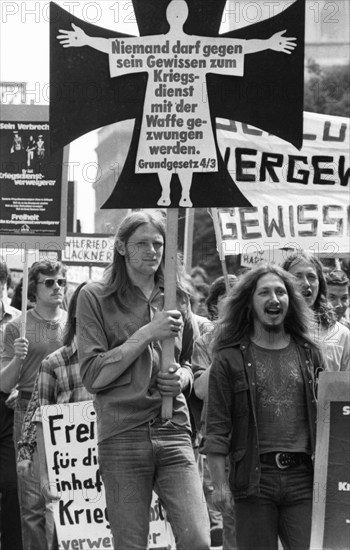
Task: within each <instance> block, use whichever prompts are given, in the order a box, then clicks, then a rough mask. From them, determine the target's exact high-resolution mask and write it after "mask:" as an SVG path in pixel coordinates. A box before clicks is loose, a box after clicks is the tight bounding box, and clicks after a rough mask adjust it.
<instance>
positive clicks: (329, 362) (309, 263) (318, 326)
mask: <svg viewBox="0 0 350 550" xmlns="http://www.w3.org/2000/svg"><path fill="white" fill-rule="evenodd" d="M282 267H283V269H285V270H286V271H289V272H290V273H291V274H292V275H294V276H295V277H296V279H297V282H298V286H299V289H300V292H301V294H302V295H303V297H304V299H305V301H306V303H307V305H308V306H309V308H310V309H311V311H312V312H313V321H312V323H311V326H310V336H311V337H312V339H313V340H314V342H316V343H317V344H318V345H319V346H320V347H321V350H322V352H323V355H324V359H325V362H326V369H327V370H329V371H346V370H349V369H350V331H349V329H348V328H347V327H345V326H344V325H342V324H341V323H339V322H338V321H336V316H335V313H334V308H333V307H332V305H331V304H330V303H329V302H328V300H327V283H326V279H325V275H324V273H323V269H322V264H321V262H320V261H319V260H318V259H317V258H316V256H314V255H311V254H307V253H306V252H304V251H302V252H298V253H295V254H292V255H291V256H289V257H288V258H287V260H285V261H284V263H283V264H282Z"/></svg>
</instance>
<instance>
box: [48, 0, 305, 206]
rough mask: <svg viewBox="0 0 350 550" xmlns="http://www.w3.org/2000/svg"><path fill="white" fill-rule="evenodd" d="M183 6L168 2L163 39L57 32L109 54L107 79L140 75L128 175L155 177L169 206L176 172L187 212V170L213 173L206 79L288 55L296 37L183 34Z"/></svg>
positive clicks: (64, 39)
mask: <svg viewBox="0 0 350 550" xmlns="http://www.w3.org/2000/svg"><path fill="white" fill-rule="evenodd" d="M188 13H189V11H188V6H187V3H186V2H185V0H173V1H172V2H170V4H169V5H168V8H167V11H166V17H167V20H168V23H169V26H170V30H169V31H168V33H166V34H160V35H154V36H142V37H132V38H123V39H119V38H118V39H108V38H100V37H92V36H88V35H87V34H86V33H85V32H84V31H83V30H82V29H81V28H80V27H78V26H76V25H74V24H72V28H73V30H71V31H68V30H61V29H60V30H59V32H60V34H59V35H58V36H57V38H58V40H59V41H60V43H61V44H62V45H63V47H64V48H70V47H82V46H90V47H92V48H95V49H96V50H99V51H101V52H104V53H107V54H108V55H109V65H110V74H111V77H117V76H122V75H126V74H130V73H136V72H147V73H148V75H149V77H148V82H147V88H146V96H145V100H144V108H143V117H142V123H141V131H140V138H139V143H138V150H137V156H136V166H135V172H136V173H137V174H139V173H152V172H156V173H157V174H158V177H159V181H160V184H161V187H162V194H161V197H160V199H159V200H158V203H157V204H158V205H159V206H169V205H170V203H171V200H170V182H171V178H172V175H173V173H177V175H178V177H179V181H180V183H181V187H182V194H181V199H180V202H179V206H187V207H188V206H192V202H191V199H190V190H191V182H192V174H193V173H194V172H217V171H218V159H217V154H218V153H217V149H216V146H215V139H214V129H213V127H212V124H211V118H210V110H209V104H208V101H207V100H206V95H207V94H206V75H207V73H217V74H221V75H228V76H243V75H244V57H245V55H248V54H252V53H257V52H261V51H264V50H268V49H270V50H274V51H276V52H281V53H285V54H291V53H292V52H293V50H294V49H295V47H296V38H291V37H286V36H283V35H284V33H285V32H286V31H285V30H283V31H280V32H277V33H275V34H274V35H272V36H271V37H270V38H268V39H264V40H260V39H253V40H242V39H233V38H220V37H218V38H213V37H201V36H195V35H188V34H186V33H184V31H183V25H184V23H185V22H186V20H187V17H188Z"/></svg>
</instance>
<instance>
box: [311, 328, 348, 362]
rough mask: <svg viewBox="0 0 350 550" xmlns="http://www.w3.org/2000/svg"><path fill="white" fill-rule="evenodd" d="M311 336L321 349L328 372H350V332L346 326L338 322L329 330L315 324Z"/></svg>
mask: <svg viewBox="0 0 350 550" xmlns="http://www.w3.org/2000/svg"><path fill="white" fill-rule="evenodd" d="M310 335H311V337H312V339H313V340H314V342H315V343H316V344H318V345H319V346H320V348H321V352H322V354H323V357H324V359H325V362H326V370H327V371H330V372H336V371H348V370H350V330H349V329H348V328H347V327H346V326H345V325H343V324H341V323H339V322H336V323H335V324H334V325H333V326H331V327H329V328H328V329H327V328H325V327H322V326H321V325H319V324H317V323H314V324H313V326H312V327H311V329H310Z"/></svg>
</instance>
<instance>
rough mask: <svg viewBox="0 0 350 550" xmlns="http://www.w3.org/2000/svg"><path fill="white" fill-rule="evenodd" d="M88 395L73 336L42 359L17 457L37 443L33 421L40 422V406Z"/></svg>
mask: <svg viewBox="0 0 350 550" xmlns="http://www.w3.org/2000/svg"><path fill="white" fill-rule="evenodd" d="M91 397H92V396H91V394H90V393H89V392H88V391H87V390H86V389H85V387H84V386H83V383H82V381H81V377H80V367H79V363H78V352H77V343H76V339H75V338H74V340H73V342H72V344H71V345H70V346H63V347H62V348H59V349H58V350H56V351H55V352H53V353H51V355H48V356H47V357H46V359H44V360H43V362H42V363H41V366H40V369H39V372H38V375H37V378H36V380H35V385H34V390H33V393H32V397H31V399H30V401H29V403H28V407H27V412H26V414H25V417H24V422H23V427H22V435H21V439H20V441H19V442H18V461H21V460H31V458H32V455H33V452H34V450H35V447H36V422H41V411H40V407H41V406H43V405H53V404H61V403H76V402H78V401H87V400H89V399H91Z"/></svg>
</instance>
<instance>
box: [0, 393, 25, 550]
mask: <svg viewBox="0 0 350 550" xmlns="http://www.w3.org/2000/svg"><path fill="white" fill-rule="evenodd" d="M7 398H8V394H6V393H3V392H0V493H1V510H0V531H1V543H0V546H1V550H22V534H21V517H20V512H19V503H18V494H17V471H16V457H15V448H14V445H13V410H12V409H9V408H8V407H7V405H6V404H5V401H6V399H7Z"/></svg>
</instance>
